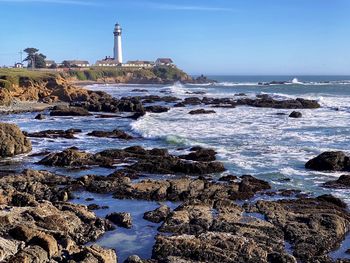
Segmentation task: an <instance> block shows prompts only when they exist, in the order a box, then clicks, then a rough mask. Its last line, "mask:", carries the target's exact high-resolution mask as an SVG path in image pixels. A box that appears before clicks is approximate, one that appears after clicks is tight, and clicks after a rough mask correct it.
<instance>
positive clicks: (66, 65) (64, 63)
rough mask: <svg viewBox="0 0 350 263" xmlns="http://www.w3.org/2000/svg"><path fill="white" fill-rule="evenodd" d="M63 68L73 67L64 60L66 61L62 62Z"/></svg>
mask: <svg viewBox="0 0 350 263" xmlns="http://www.w3.org/2000/svg"><path fill="white" fill-rule="evenodd" d="M62 66H63V67H64V68H70V67H71V64H70V63H69V62H68V61H67V60H64V61H63V62H62Z"/></svg>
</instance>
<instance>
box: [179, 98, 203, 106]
mask: <svg viewBox="0 0 350 263" xmlns="http://www.w3.org/2000/svg"><path fill="white" fill-rule="evenodd" d="M182 103H183V104H185V105H199V104H202V100H201V99H200V98H197V97H189V98H185V99H184V100H183V102H182Z"/></svg>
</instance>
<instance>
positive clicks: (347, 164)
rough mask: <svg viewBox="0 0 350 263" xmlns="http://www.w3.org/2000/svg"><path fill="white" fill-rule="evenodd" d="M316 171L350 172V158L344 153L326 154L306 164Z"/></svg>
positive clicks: (308, 167)
mask: <svg viewBox="0 0 350 263" xmlns="http://www.w3.org/2000/svg"><path fill="white" fill-rule="evenodd" d="M305 168H307V169H312V170H316V171H350V158H349V156H347V155H346V154H345V153H344V152H341V151H338V152H324V153H321V154H320V155H318V156H317V157H315V158H313V159H311V160H310V161H308V162H307V163H306V164H305Z"/></svg>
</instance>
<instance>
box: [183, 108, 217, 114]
mask: <svg viewBox="0 0 350 263" xmlns="http://www.w3.org/2000/svg"><path fill="white" fill-rule="evenodd" d="M211 113H216V111H214V110H205V109H199V110H192V111H190V112H189V113H188V114H191V115H197V114H211Z"/></svg>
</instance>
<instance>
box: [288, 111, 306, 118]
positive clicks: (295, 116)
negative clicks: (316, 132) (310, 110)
mask: <svg viewBox="0 0 350 263" xmlns="http://www.w3.org/2000/svg"><path fill="white" fill-rule="evenodd" d="M302 116H303V114H301V112H299V111H293V112H292V113H291V114H289V118H301V117H302Z"/></svg>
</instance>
